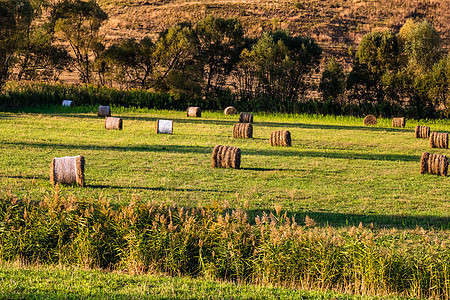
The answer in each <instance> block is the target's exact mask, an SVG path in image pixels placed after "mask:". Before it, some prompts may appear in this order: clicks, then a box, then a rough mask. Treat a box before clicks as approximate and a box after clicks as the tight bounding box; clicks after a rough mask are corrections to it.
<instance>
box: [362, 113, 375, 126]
mask: <svg viewBox="0 0 450 300" xmlns="http://www.w3.org/2000/svg"><path fill="white" fill-rule="evenodd" d="M363 123H364V125H377V118H375V116H374V115H367V116H366V117H365V118H364V120H363Z"/></svg>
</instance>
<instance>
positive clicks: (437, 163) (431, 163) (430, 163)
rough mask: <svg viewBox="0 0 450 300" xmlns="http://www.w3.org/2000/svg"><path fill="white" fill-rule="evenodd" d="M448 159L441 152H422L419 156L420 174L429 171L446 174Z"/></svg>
mask: <svg viewBox="0 0 450 300" xmlns="http://www.w3.org/2000/svg"><path fill="white" fill-rule="evenodd" d="M447 172H448V159H447V156H445V155H442V154H434V153H428V152H423V153H422V156H421V158H420V174H425V173H430V174H437V175H442V176H447Z"/></svg>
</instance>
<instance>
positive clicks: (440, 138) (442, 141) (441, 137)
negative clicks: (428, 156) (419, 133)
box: [430, 132, 448, 149]
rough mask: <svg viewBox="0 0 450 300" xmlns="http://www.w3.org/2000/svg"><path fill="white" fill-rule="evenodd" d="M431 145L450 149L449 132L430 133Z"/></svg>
mask: <svg viewBox="0 0 450 300" xmlns="http://www.w3.org/2000/svg"><path fill="white" fill-rule="evenodd" d="M430 147H431V148H444V149H448V133H443V132H432V133H431V134H430Z"/></svg>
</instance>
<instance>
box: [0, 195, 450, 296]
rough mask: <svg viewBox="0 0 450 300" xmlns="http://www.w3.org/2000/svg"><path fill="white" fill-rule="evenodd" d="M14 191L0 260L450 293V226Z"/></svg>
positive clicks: (3, 219)
mask: <svg viewBox="0 0 450 300" xmlns="http://www.w3.org/2000/svg"><path fill="white" fill-rule="evenodd" d="M253 221H254V223H253V222H250V220H249V219H248V217H247V214H246V213H245V212H244V211H243V210H239V209H238V210H227V209H224V208H222V207H220V206H219V205H215V206H214V207H209V208H204V207H199V208H195V209H194V208H183V207H166V206H164V205H160V206H155V205H152V203H150V202H149V203H146V204H145V203H137V202H132V203H130V204H129V205H126V206H124V205H122V206H120V205H119V206H111V205H110V204H109V202H108V201H106V200H105V199H102V198H100V199H98V200H96V201H89V202H87V201H85V200H80V199H76V198H75V197H69V198H67V199H66V198H63V197H60V196H59V193H58V190H56V193H55V195H54V198H51V199H50V198H46V199H43V200H42V201H40V202H33V201H29V200H28V201H27V200H18V199H16V198H14V197H13V196H8V197H6V198H5V199H2V200H1V202H0V260H2V261H15V260H23V261H26V262H30V263H33V262H44V263H58V264H62V265H70V266H82V267H102V268H114V269H120V270H124V271H127V272H130V273H143V272H164V273H166V274H169V275H190V276H198V277H202V278H210V279H225V280H233V281H236V282H239V283H257V284H274V285H282V286H289V287H304V288H313V289H335V290H341V291H345V292H351V293H354V294H362V295H367V294H377V295H380V294H383V295H387V294H392V293H396V294H398V295H403V296H412V297H433V298H440V299H448V298H449V297H450V247H449V246H448V236H445V235H446V234H447V233H443V232H437V231H432V230H423V229H421V228H417V229H415V230H403V231H397V230H395V229H383V230H376V229H372V228H370V227H367V228H366V227H363V226H362V225H361V226H359V227H347V228H344V229H335V228H332V227H316V226H315V222H314V220H312V219H311V218H306V220H305V224H297V223H296V222H295V219H294V218H289V217H288V216H287V215H286V213H283V212H282V209H281V207H280V206H277V207H275V211H274V212H273V213H270V214H267V213H263V214H262V215H260V216H257V217H256V219H255V220H253Z"/></svg>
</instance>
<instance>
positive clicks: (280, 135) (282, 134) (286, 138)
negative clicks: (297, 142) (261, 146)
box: [270, 130, 291, 147]
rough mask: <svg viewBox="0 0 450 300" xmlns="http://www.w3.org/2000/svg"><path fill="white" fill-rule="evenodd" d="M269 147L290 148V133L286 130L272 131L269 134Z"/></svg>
mask: <svg viewBox="0 0 450 300" xmlns="http://www.w3.org/2000/svg"><path fill="white" fill-rule="evenodd" d="M270 145H271V146H283V147H290V146H291V133H290V132H289V131H288V130H283V131H273V132H272V133H271V134H270Z"/></svg>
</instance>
